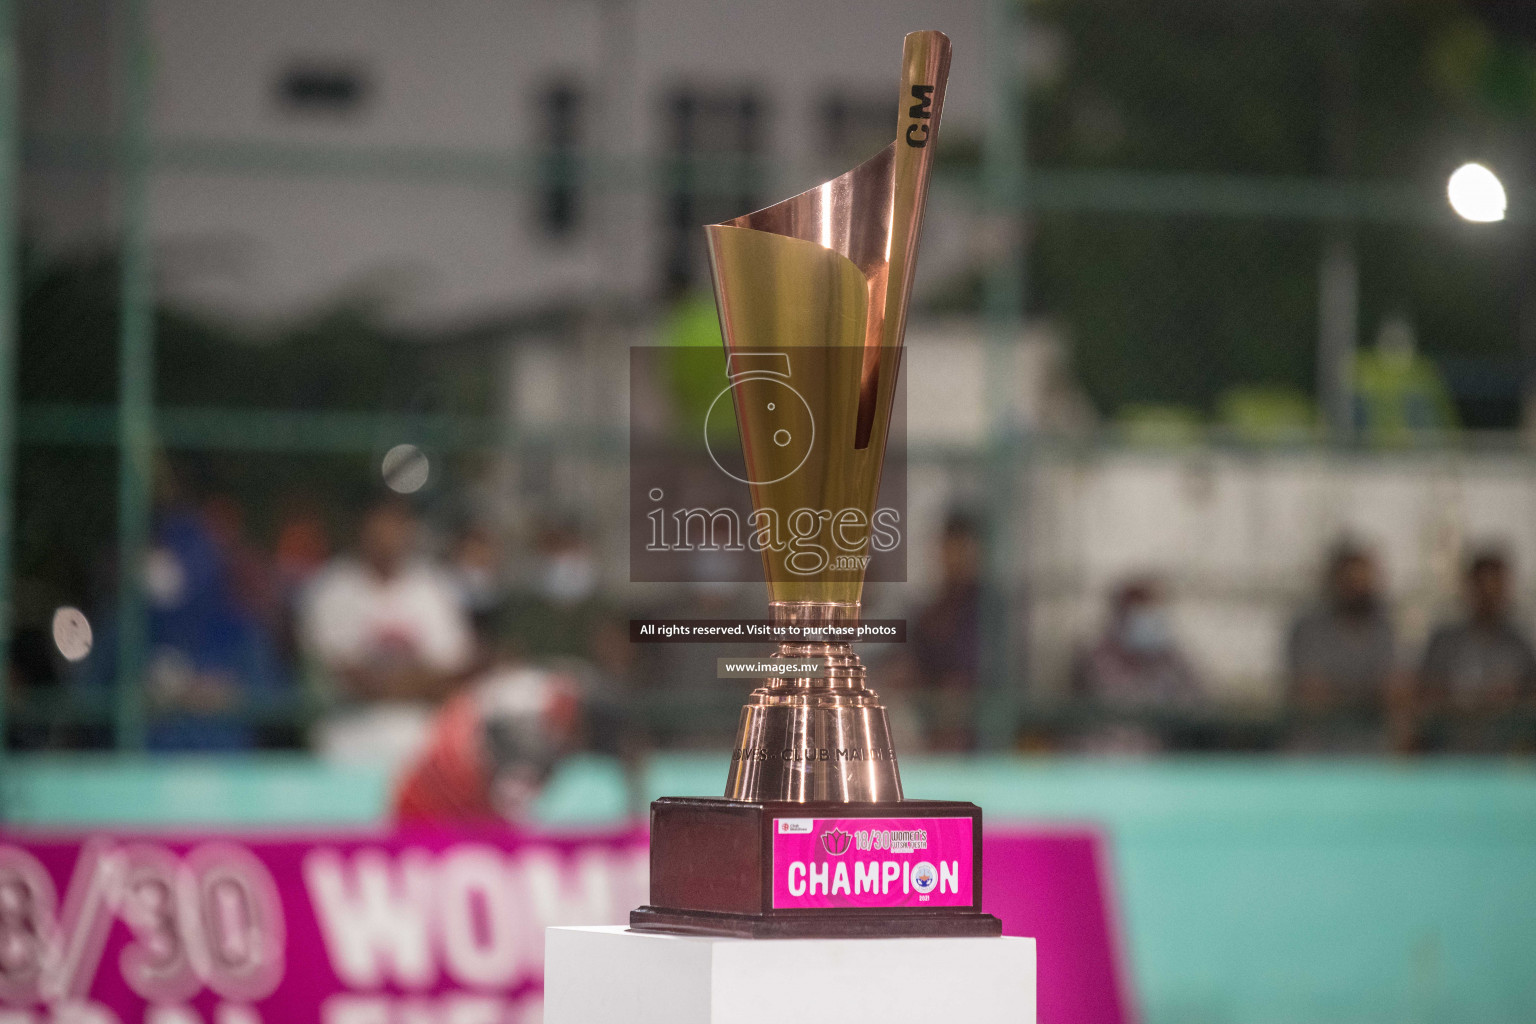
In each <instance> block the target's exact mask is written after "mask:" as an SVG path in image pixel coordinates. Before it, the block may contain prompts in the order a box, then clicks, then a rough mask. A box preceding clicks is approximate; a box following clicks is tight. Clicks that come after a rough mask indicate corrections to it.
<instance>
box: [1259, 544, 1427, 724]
mask: <svg viewBox="0 0 1536 1024" xmlns="http://www.w3.org/2000/svg"><path fill="white" fill-rule="evenodd" d="M1380 586H1381V584H1380V572H1379V570H1378V568H1377V565H1376V559H1375V558H1374V557H1373V556H1372V554H1371V553H1370V552H1369V551H1368V550H1366V549H1365V548H1364V547H1361V546H1359V545H1357V544H1355V543H1353V542H1350V541H1343V542H1341V543H1339V544H1338V545H1337V546H1336V547H1335V548H1334V550H1333V552H1332V554H1331V555H1330V557H1329V560H1328V569H1327V573H1326V576H1325V580H1324V587H1323V590H1324V592H1323V596H1322V600H1321V603H1320V604H1319V605H1318V606H1317V607H1315V608H1313V609H1311V610H1309V611H1306V612H1304V613H1303V614H1302V615H1300V616H1299V617H1298V618H1297V620H1296V622H1295V623H1294V625H1293V626H1292V627H1291V634H1290V640H1289V644H1288V646H1287V649H1286V661H1287V665H1286V668H1287V673H1288V676H1289V685H1290V690H1289V701H1290V705H1291V708H1292V710H1293V711H1294V712H1295V713H1296V714H1297V715H1298V716H1299V718H1300V723H1299V726H1298V731H1297V732H1296V733H1295V735H1294V736H1293V738H1292V739H1293V743H1294V745H1296V746H1298V747H1300V748H1302V749H1317V750H1336V751H1340V752H1343V751H1361V750H1372V749H1381V747H1382V745H1383V741H1384V739H1385V733H1384V731H1383V728H1382V726H1383V715H1384V713H1385V711H1386V709H1387V704H1388V701H1389V699H1391V698H1394V697H1395V696H1397V695H1399V694H1401V693H1402V681H1403V680H1402V674H1401V671H1400V667H1399V665H1398V661H1397V638H1396V634H1395V632H1394V630H1393V628H1392V621H1391V618H1390V617H1389V616H1388V614H1387V606H1386V602H1385V600H1383V598H1382V596H1381V590H1380Z"/></svg>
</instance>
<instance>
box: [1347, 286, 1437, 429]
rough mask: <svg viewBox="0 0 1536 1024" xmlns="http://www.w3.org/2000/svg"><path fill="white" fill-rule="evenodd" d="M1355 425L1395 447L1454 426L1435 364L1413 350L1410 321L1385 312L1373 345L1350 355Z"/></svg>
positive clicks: (1414, 340)
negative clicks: (1353, 388)
mask: <svg viewBox="0 0 1536 1024" xmlns="http://www.w3.org/2000/svg"><path fill="white" fill-rule="evenodd" d="M1354 371H1355V372H1354V379H1355V419H1356V423H1355V425H1356V427H1357V428H1358V429H1359V430H1360V434H1361V436H1362V437H1364V438H1365V439H1366V440H1368V441H1371V442H1373V443H1375V444H1381V445H1395V444H1404V443H1407V442H1410V441H1412V440H1413V439H1414V438H1415V437H1416V436H1419V437H1422V436H1426V435H1428V436H1433V435H1434V434H1436V433H1441V432H1444V431H1447V430H1454V429H1456V427H1457V418H1456V407H1455V406H1454V405H1453V404H1452V402H1451V396H1450V392H1449V390H1447V388H1446V386H1445V380H1444V378H1443V377H1441V375H1440V371H1439V369H1438V368H1437V367H1436V366H1435V364H1434V363H1432V362H1430V361H1429V360H1428V359H1425V358H1424V357H1423V356H1421V355H1419V353H1418V342H1417V339H1416V338H1415V336H1414V331H1413V324H1412V323H1410V322H1409V321H1408V319H1407V318H1406V317H1403V316H1390V317H1387V318H1386V319H1385V320H1383V321H1382V323H1381V328H1380V330H1378V331H1377V333H1376V345H1375V347H1374V348H1373V349H1372V350H1370V351H1366V352H1361V353H1360V354H1359V355H1358V356H1356V359H1355V368H1354Z"/></svg>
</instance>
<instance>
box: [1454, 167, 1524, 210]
mask: <svg viewBox="0 0 1536 1024" xmlns="http://www.w3.org/2000/svg"><path fill="white" fill-rule="evenodd" d="M1445 195H1446V198H1447V199H1449V200H1450V201H1451V209H1453V210H1455V211H1456V213H1457V215H1458V216H1460V217H1461V218H1462V219H1464V220H1470V221H1472V222H1474V223H1477V224H1490V223H1492V222H1494V221H1500V220H1503V219H1504V211H1505V210H1506V209H1507V208H1508V205H1509V200H1508V197H1507V196H1506V195H1505V194H1504V183H1503V182H1501V181H1499V176H1498V175H1496V174H1494V173H1493V172H1492V171H1490V170H1489V169H1488V168H1486V167H1484V166H1483V165H1482V164H1475V163H1473V164H1462V165H1461V166H1460V167H1458V168H1456V171H1455V173H1453V174H1452V175H1451V177H1450V180H1449V181H1447V182H1446V183H1445Z"/></svg>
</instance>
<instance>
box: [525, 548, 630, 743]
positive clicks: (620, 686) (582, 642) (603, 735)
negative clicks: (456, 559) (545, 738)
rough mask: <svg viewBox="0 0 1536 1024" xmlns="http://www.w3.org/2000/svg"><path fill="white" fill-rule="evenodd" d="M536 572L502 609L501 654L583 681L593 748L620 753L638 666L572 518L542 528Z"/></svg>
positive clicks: (618, 615)
mask: <svg viewBox="0 0 1536 1024" xmlns="http://www.w3.org/2000/svg"><path fill="white" fill-rule="evenodd" d="M532 569H533V572H532V574H531V577H530V578H529V580H528V581H527V584H526V585H525V586H524V587H522V588H519V589H518V590H516V591H515V592H513V593H512V594H511V595H510V596H509V597H508V599H507V600H506V602H505V603H504V604H503V605H502V612H501V614H500V616H499V623H498V626H497V629H496V639H497V643H498V645H499V647H500V649H501V652H502V653H503V654H505V655H507V656H509V657H510V658H512V659H514V660H516V661H519V662H523V663H531V664H535V665H539V666H542V667H553V668H558V669H560V670H562V671H565V672H568V673H570V674H572V675H574V676H576V677H577V678H579V679H580V680H581V684H582V690H583V692H582V697H583V701H584V702H585V704H586V707H587V725H588V732H589V735H588V740H589V742H590V743H591V745H592V746H593V747H594V748H595V749H597V750H601V751H605V752H609V753H613V752H617V751H618V750H619V748H620V747H621V745H622V742H623V741H622V737H621V735H620V733H621V731H622V725H623V722H624V721H625V718H626V714H625V703H626V700H627V690H628V688H629V683H630V678H631V675H632V670H633V665H634V650H633V646H632V645H631V644H630V642H629V628H628V623H627V621H626V619H627V616H626V615H625V614H624V613H623V611H622V609H620V608H618V607H617V606H615V605H614V604H612V603H611V602H609V601H608V600H606V599H605V598H604V596H603V594H602V592H601V591H600V589H599V587H598V584H599V582H600V580H599V575H598V567H597V558H596V556H595V554H594V553H593V551H592V546H591V543H590V542H589V541H588V539H587V535H586V533H585V531H584V530H583V529H582V528H581V526H580V525H579V524H578V523H576V522H575V521H574V520H569V519H567V520H552V521H550V522H548V523H546V524H544V526H543V527H541V528H540V530H539V533H538V538H537V541H536V543H535V551H534V558H533V566H532Z"/></svg>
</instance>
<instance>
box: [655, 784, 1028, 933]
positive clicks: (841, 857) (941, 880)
mask: <svg viewBox="0 0 1536 1024" xmlns="http://www.w3.org/2000/svg"><path fill="white" fill-rule="evenodd" d="M650 891H651V902H650V904H649V905H647V906H643V907H640V908H639V909H637V910H634V911H632V912H631V913H630V915H629V926H630V927H631V928H633V929H635V930H636V931H647V932H674V933H683V934H694V935H724V936H733V937H738V938H895V937H911V936H934V937H961V936H968V937H974V936H991V935H1000V934H1002V922H1000V921H999V920H998V919H997V918H995V917H993V916H992V915H991V914H984V913H982V912H981V808H979V807H977V806H976V805H975V804H971V803H964V802H959V801H950V800H901V801H890V802H883V803H857V804H849V803H830V802H813V803H791V802H788V801H750V800H730V799H726V798H723V797H717V798H699V797H664V798H662V799H660V800H657V801H656V802H655V803H653V804H651V890H650Z"/></svg>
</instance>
